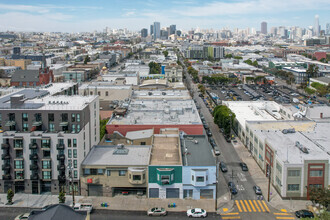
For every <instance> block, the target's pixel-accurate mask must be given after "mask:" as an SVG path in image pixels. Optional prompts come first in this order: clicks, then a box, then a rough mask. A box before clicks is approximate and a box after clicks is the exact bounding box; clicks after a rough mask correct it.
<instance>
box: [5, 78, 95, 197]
mask: <svg viewBox="0 0 330 220" xmlns="http://www.w3.org/2000/svg"><path fill="white" fill-rule="evenodd" d="M74 86H75V85H74V84H73V87H72V88H66V89H65V90H66V91H67V92H68V93H69V94H72V96H68V95H62V91H63V90H62V89H63V88H62V89H61V88H60V87H58V88H56V86H49V87H48V88H43V89H23V90H19V91H16V92H13V93H10V94H7V95H5V96H2V97H1V98H0V127H1V133H0V143H1V150H0V152H1V160H0V166H1V170H0V193H5V192H7V190H8V189H9V188H11V189H13V190H14V192H15V193H17V192H25V193H33V194H40V193H45V192H50V193H52V194H57V193H58V192H59V190H60V188H62V187H64V188H66V189H69V187H68V186H69V175H71V176H72V179H73V182H74V186H75V190H76V191H77V193H79V190H78V189H79V175H80V164H81V162H82V161H83V159H84V158H85V156H86V155H87V154H88V152H89V150H90V149H91V147H92V146H93V145H95V144H97V143H98V142H99V102H98V97H97V96H86V97H82V96H78V95H75V94H76V92H77V89H74ZM55 90H58V91H55ZM56 94H59V95H56ZM70 165H71V167H72V170H69V169H68V166H70ZM68 192H69V191H67V193H68Z"/></svg>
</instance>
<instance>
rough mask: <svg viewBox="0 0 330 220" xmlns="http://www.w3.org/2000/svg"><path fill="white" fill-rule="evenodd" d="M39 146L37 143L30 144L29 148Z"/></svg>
mask: <svg viewBox="0 0 330 220" xmlns="http://www.w3.org/2000/svg"><path fill="white" fill-rule="evenodd" d="M37 148H38V144H37V143H33V144H29V149H37Z"/></svg>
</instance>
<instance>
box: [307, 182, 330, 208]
mask: <svg viewBox="0 0 330 220" xmlns="http://www.w3.org/2000/svg"><path fill="white" fill-rule="evenodd" d="M308 191H309V200H311V201H312V202H313V204H315V203H319V204H320V205H322V206H323V207H324V208H326V209H327V207H328V205H329V198H330V189H329V188H322V187H309V188H308Z"/></svg>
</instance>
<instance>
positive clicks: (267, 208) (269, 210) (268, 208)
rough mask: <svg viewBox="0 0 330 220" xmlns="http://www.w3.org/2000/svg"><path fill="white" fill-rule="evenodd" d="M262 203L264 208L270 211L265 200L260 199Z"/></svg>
mask: <svg viewBox="0 0 330 220" xmlns="http://www.w3.org/2000/svg"><path fill="white" fill-rule="evenodd" d="M262 203H263V204H264V206H265V208H266V210H267V211H268V212H270V210H269V208H268V206H267V205H266V203H265V201H263V200H262Z"/></svg>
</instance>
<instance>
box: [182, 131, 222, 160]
mask: <svg viewBox="0 0 330 220" xmlns="http://www.w3.org/2000/svg"><path fill="white" fill-rule="evenodd" d="M181 151H182V152H183V156H182V162H183V165H184V166H215V165H216V163H215V158H214V157H213V153H212V147H211V145H210V143H209V142H208V140H207V138H206V137H205V135H184V136H183V139H181Z"/></svg>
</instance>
